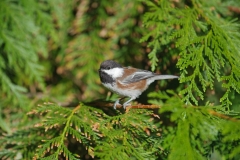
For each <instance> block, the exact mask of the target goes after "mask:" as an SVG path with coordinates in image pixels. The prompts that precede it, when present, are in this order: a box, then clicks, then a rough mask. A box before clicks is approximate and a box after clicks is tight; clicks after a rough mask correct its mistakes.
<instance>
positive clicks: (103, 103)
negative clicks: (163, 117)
mask: <svg viewBox="0 0 240 160" xmlns="http://www.w3.org/2000/svg"><path fill="white" fill-rule="evenodd" d="M86 105H90V106H94V107H99V108H103V107H107V108H113V105H114V103H113V102H109V101H101V100H96V101H92V102H89V103H86ZM116 107H117V108H122V105H117V106H116ZM156 108H161V106H159V105H142V104H137V105H132V106H128V107H127V109H128V110H129V109H156Z"/></svg>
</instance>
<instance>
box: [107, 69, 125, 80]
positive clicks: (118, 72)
mask: <svg viewBox="0 0 240 160" xmlns="http://www.w3.org/2000/svg"><path fill="white" fill-rule="evenodd" d="M103 72H105V73H107V74H108V75H110V76H112V77H113V78H118V77H121V76H122V75H123V69H122V68H112V69H109V70H105V69H104V70H103Z"/></svg>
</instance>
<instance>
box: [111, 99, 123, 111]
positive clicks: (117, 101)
mask: <svg viewBox="0 0 240 160" xmlns="http://www.w3.org/2000/svg"><path fill="white" fill-rule="evenodd" d="M119 101H120V98H119V99H117V100H116V101H115V103H114V105H113V109H117V105H121V104H120V103H119Z"/></svg>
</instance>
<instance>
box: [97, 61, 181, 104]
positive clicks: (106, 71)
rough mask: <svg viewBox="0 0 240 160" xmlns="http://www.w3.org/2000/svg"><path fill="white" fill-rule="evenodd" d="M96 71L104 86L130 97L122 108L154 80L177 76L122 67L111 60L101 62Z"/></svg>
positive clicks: (117, 102) (117, 101)
mask: <svg viewBox="0 0 240 160" xmlns="http://www.w3.org/2000/svg"><path fill="white" fill-rule="evenodd" d="M98 71H99V76H100V80H101V82H102V84H103V85H104V86H105V87H106V88H108V89H110V90H111V91H113V92H115V93H117V94H119V95H121V96H124V97H130V99H129V100H128V101H126V102H125V103H124V104H123V108H124V109H126V106H128V105H129V102H131V101H132V100H134V99H136V98H137V97H138V96H140V95H141V94H142V92H143V91H145V90H146V89H147V88H148V86H149V85H150V84H151V83H152V82H154V81H155V80H161V79H173V78H179V77H178V76H174V75H159V74H156V73H153V72H150V71H146V70H141V69H137V68H132V67H122V66H121V65H120V64H118V63H117V62H115V61H113V60H106V61H104V62H102V64H101V65H100V69H99V70H98ZM119 100H120V99H118V100H116V102H115V103H114V106H113V108H114V109H116V106H117V105H118V104H119Z"/></svg>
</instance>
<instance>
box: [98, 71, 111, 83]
mask: <svg viewBox="0 0 240 160" xmlns="http://www.w3.org/2000/svg"><path fill="white" fill-rule="evenodd" d="M99 77H100V80H101V82H102V83H114V82H115V81H114V79H113V78H112V77H111V76H110V75H108V74H107V73H105V72H103V71H101V70H99Z"/></svg>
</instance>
